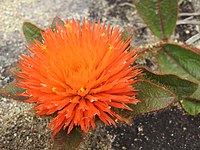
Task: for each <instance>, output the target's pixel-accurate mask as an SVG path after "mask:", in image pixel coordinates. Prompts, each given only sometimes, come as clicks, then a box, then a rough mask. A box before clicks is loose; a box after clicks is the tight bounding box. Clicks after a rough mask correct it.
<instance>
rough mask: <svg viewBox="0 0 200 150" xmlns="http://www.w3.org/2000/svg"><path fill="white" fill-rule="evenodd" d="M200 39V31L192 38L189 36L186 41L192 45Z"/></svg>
mask: <svg viewBox="0 0 200 150" xmlns="http://www.w3.org/2000/svg"><path fill="white" fill-rule="evenodd" d="M199 39H200V33H197V34H195V35H194V36H192V37H191V38H189V39H188V40H187V41H185V43H186V44H188V45H191V44H192V43H194V42H196V41H197V40H199Z"/></svg>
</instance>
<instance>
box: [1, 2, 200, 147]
mask: <svg viewBox="0 0 200 150" xmlns="http://www.w3.org/2000/svg"><path fill="white" fill-rule="evenodd" d="M180 6H181V7H180V10H179V12H180V13H183V12H187V13H194V12H200V2H199V0H184V1H182V2H181V4H180ZM54 16H59V17H61V18H62V19H64V20H65V19H66V18H69V19H70V18H72V17H74V18H76V19H82V18H83V17H87V18H89V19H94V18H97V19H100V20H101V21H102V22H109V23H111V24H112V25H118V26H119V27H120V28H123V27H131V28H132V29H133V32H134V35H133V42H132V45H133V46H139V45H141V44H146V43H153V42H154V41H157V38H156V37H154V36H152V35H151V32H150V30H149V29H148V28H147V27H146V25H145V24H144V23H143V21H142V20H141V18H140V17H139V16H138V14H137V12H136V10H135V6H134V5H133V4H132V0H93V1H92V0H82V1H79V0H48V1H45V0H1V1H0V21H1V25H0V86H3V85H6V84H8V83H9V82H11V81H13V80H14V78H13V76H12V75H11V74H9V73H7V72H6V69H7V68H8V67H9V66H10V65H12V64H14V63H15V62H16V61H17V60H18V59H19V55H20V54H21V53H26V49H25V45H26V42H25V39H24V37H23V35H22V32H21V27H22V23H23V22H24V21H27V20H28V21H31V22H33V23H34V24H37V25H39V26H40V27H43V28H45V27H47V26H48V25H50V24H51V21H52V19H53V18H54ZM189 17H190V18H189V19H188V18H187V17H179V20H184V19H186V20H189V22H188V23H186V24H179V25H177V27H176V30H175V33H174V35H173V38H174V39H176V40H177V41H182V42H186V41H187V40H188V39H189V38H190V37H192V36H193V35H195V34H197V33H199V24H192V23H190V21H193V20H200V15H199V16H198V15H197V16H193V15H191V16H189ZM194 44H196V45H195V46H196V47H200V44H199V42H198V41H197V42H196V43H194ZM143 63H144V64H145V65H148V66H150V65H153V64H152V63H151V61H150V59H148V58H146V59H145V60H144V62H143ZM32 107H33V104H28V103H23V102H18V101H14V100H12V99H7V98H3V97H0V150H50V149H51V144H52V140H51V133H50V130H49V129H48V128H46V126H47V125H48V123H49V122H50V119H48V118H45V117H36V116H34V114H33V113H32V112H31V111H29V110H30V109H31V108H32ZM199 141H200V117H199V116H197V117H192V116H188V115H186V114H185V113H184V112H183V111H181V110H180V109H179V107H177V106H174V107H172V108H169V109H167V110H165V111H162V112H159V113H154V114H149V115H145V116H138V117H136V118H134V120H133V124H132V125H131V126H128V125H122V124H119V126H118V127H117V128H114V127H113V126H110V127H105V126H103V125H101V126H99V127H98V128H97V129H96V130H95V131H94V132H91V133H89V135H88V137H87V138H86V141H85V142H84V144H83V145H82V146H81V148H80V149H81V150H149V149H151V150H199V149H200V142H199Z"/></svg>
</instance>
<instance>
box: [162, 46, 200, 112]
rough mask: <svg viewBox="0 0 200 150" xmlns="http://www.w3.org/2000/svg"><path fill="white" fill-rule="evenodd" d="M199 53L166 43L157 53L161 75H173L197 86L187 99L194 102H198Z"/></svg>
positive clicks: (199, 88)
mask: <svg viewBox="0 0 200 150" xmlns="http://www.w3.org/2000/svg"><path fill="white" fill-rule="evenodd" d="M199 52H200V51H199V50H198V49H193V48H190V47H188V46H185V45H178V44H170V43H167V44H163V45H162V49H161V50H160V53H159V66H160V70H161V72H162V73H168V74H175V75H177V76H179V77H181V78H183V79H187V80H189V81H192V82H194V83H196V84H197V85H198V88H197V90H196V91H195V92H194V93H193V94H192V95H190V96H189V97H188V98H189V99H191V100H195V101H200V65H199V64H200V55H199ZM183 102H184V100H183ZM184 106H186V105H184ZM183 108H184V109H185V108H186V107H183Z"/></svg>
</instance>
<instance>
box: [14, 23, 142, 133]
mask: <svg viewBox="0 0 200 150" xmlns="http://www.w3.org/2000/svg"><path fill="white" fill-rule="evenodd" d="M42 37H43V39H44V40H43V42H42V43H41V42H39V41H35V43H31V44H30V46H29V47H27V49H28V50H29V51H30V52H31V55H30V56H29V55H22V58H23V60H21V61H20V64H19V67H20V69H21V73H19V74H18V77H19V78H18V81H19V83H18V86H20V87H22V88H24V89H26V92H24V93H23V95H25V96H28V97H29V99H28V100H27V101H28V102H34V103H36V104H37V106H36V107H35V110H36V111H37V114H38V115H44V114H46V115H49V114H56V117H55V118H54V119H53V120H52V122H51V123H50V125H49V126H52V127H53V131H54V135H55V134H56V133H57V132H58V131H59V130H60V129H61V128H63V129H65V128H67V129H68V133H70V131H71V130H72V129H73V127H74V126H80V127H81V129H82V130H83V131H84V132H86V133H87V131H88V129H89V128H90V127H92V128H93V129H94V128H95V119H98V118H99V119H100V120H101V121H103V122H104V123H105V124H106V125H110V124H113V125H115V121H116V119H117V120H119V121H123V119H122V118H121V117H120V116H119V115H118V114H116V113H115V111H114V110H113V108H119V109H127V110H131V108H129V107H128V106H127V104H136V103H137V102H138V101H139V100H137V99H136V98H135V94H136V92H135V90H134V89H133V87H132V84H133V83H135V82H136V80H135V79H134V77H136V76H137V75H138V74H139V73H140V71H139V70H137V69H136V68H135V67H131V66H130V65H131V63H133V62H134V61H135V59H136V58H137V52H136V50H131V51H128V49H130V47H129V44H130V40H129V41H127V42H124V41H123V40H122V37H121V32H119V28H113V29H111V28H110V26H109V25H108V26H106V25H105V24H104V25H100V22H98V23H95V21H94V22H93V23H90V22H88V21H87V20H84V21H83V24H82V25H80V22H79V21H75V20H72V21H69V20H67V21H66V24H65V26H64V27H62V26H57V27H56V30H55V31H52V29H51V28H48V29H46V30H45V31H44V32H43V33H42ZM114 120H115V121H114Z"/></svg>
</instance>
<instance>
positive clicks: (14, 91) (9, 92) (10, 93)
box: [0, 83, 27, 100]
mask: <svg viewBox="0 0 200 150" xmlns="http://www.w3.org/2000/svg"><path fill="white" fill-rule="evenodd" d="M22 92H24V89H22V88H20V87H18V86H15V85H13V84H12V83H9V84H8V85H6V86H0V96H3V97H8V98H12V99H15V100H25V99H27V97H24V96H19V95H18V94H19V93H22Z"/></svg>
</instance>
